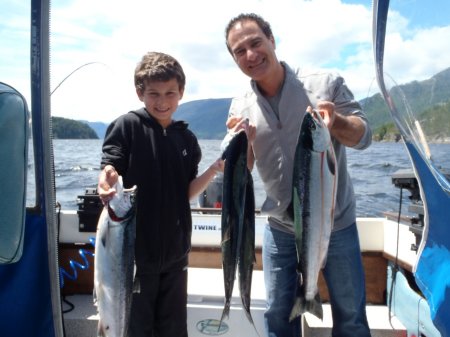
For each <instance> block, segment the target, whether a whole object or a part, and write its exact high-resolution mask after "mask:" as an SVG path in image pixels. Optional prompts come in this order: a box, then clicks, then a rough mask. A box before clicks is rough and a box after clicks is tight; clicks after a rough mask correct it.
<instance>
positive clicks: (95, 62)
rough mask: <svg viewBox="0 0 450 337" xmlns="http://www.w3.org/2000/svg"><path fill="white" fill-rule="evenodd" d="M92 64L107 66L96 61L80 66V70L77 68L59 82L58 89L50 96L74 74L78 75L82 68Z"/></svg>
mask: <svg viewBox="0 0 450 337" xmlns="http://www.w3.org/2000/svg"><path fill="white" fill-rule="evenodd" d="M91 64H103V65H104V66H106V64H105V63H103V62H97V61H94V62H88V63H85V64H83V65H81V66H79V67H78V68H76V69H75V70H73V71H72V72H71V73H70V74H69V75H67V76H66V77H64V79H63V80H62V81H61V82H59V84H58V85H57V86H56V88H55V89H53V91H52V92H51V93H50V96H51V95H53V93H54V92H55V91H56V90H57V89H58V88H59V87H60V86H61V84H63V83H64V82H65V81H66V80H67V79H68V78H69V77H70V76H72V75H73V74H74V73H76V72H77V71H78V70H80V69H81V68H83V67H86V66H89V65H91Z"/></svg>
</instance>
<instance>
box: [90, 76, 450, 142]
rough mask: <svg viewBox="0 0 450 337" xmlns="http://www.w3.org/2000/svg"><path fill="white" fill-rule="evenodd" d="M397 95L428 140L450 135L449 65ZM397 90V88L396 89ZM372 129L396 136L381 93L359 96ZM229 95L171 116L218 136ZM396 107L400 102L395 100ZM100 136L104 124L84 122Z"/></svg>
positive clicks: (378, 135)
mask: <svg viewBox="0 0 450 337" xmlns="http://www.w3.org/2000/svg"><path fill="white" fill-rule="evenodd" d="M394 88H396V89H401V92H402V95H404V97H401V99H406V101H407V102H408V103H409V105H410V107H411V110H412V111H413V113H414V115H415V116H416V118H417V119H418V120H420V121H421V124H422V127H423V128H424V131H425V134H426V135H427V136H428V139H429V140H431V141H439V140H441V139H444V138H449V137H450V128H449V127H448V126H449V125H450V68H448V69H446V70H444V71H441V72H439V73H437V74H436V75H434V76H433V77H431V78H430V79H427V80H424V81H413V82H410V83H406V84H402V85H399V86H397V87H394ZM396 91H397V92H398V91H399V90H396ZM360 103H361V106H362V107H363V109H364V111H365V114H366V116H367V118H368V120H369V123H370V126H371V127H372V129H373V133H374V140H398V138H399V134H398V130H397V129H396V127H395V125H394V123H393V122H392V117H391V114H390V112H389V110H388V107H387V105H386V103H385V102H384V99H383V98H382V96H381V94H375V95H373V96H371V97H367V98H365V99H362V100H360ZM230 104H231V98H219V99H204V100H196V101H191V102H187V103H183V104H180V106H179V107H178V110H177V111H176V112H175V114H174V116H173V117H174V119H176V120H184V121H186V122H187V123H188V124H189V128H190V129H191V130H192V131H193V132H194V133H195V134H196V135H197V137H198V138H199V139H222V138H223V137H224V136H225V133H226V128H225V122H226V120H227V117H228V110H229V108H230ZM397 104H398V105H399V107H400V105H402V102H398V103H397ZM84 123H86V124H88V126H89V127H90V128H91V129H93V130H95V133H96V135H97V136H98V138H100V139H102V138H104V135H105V131H106V128H107V127H108V124H105V123H101V122H84Z"/></svg>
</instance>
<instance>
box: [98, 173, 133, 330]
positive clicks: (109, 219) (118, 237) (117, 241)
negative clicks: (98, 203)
mask: <svg viewBox="0 0 450 337" xmlns="http://www.w3.org/2000/svg"><path fill="white" fill-rule="evenodd" d="M114 188H115V189H116V191H117V192H116V194H115V195H114V197H113V198H112V199H111V200H110V201H109V202H108V203H107V204H106V205H105V207H104V208H103V210H102V213H101V215H100V218H99V222H98V226H97V236H96V240H95V269H94V301H95V302H96V303H97V310H98V315H99V322H98V330H97V336H99V337H100V336H101V337H125V336H127V330H128V322H129V316H130V308H131V299H132V293H133V279H134V244H135V237H136V214H135V205H136V192H137V188H136V186H134V187H133V188H131V189H124V188H123V183H122V177H120V176H119V180H118V182H117V183H116V185H115V186H114Z"/></svg>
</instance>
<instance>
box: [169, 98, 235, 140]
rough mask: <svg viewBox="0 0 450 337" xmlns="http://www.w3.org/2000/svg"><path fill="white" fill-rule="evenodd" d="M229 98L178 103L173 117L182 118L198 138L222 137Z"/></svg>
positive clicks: (224, 131) (228, 107)
mask: <svg viewBox="0 0 450 337" xmlns="http://www.w3.org/2000/svg"><path fill="white" fill-rule="evenodd" d="M230 104H231V98H217V99H204V100H197V101H191V102H187V103H183V104H180V106H179V107H178V110H177V111H176V112H175V114H174V119H176V120H184V121H186V122H187V123H189V129H191V130H192V131H193V132H194V133H195V135H196V136H197V138H199V139H222V138H223V137H224V136H225V133H226V126H225V122H226V120H227V117H228V110H229V109H230Z"/></svg>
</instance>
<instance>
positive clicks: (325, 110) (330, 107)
mask: <svg viewBox="0 0 450 337" xmlns="http://www.w3.org/2000/svg"><path fill="white" fill-rule="evenodd" d="M317 110H318V111H319V113H320V115H321V116H322V118H323V121H324V123H325V125H326V126H327V127H328V130H330V131H331V129H332V128H333V125H334V121H335V120H336V113H335V111H334V103H332V102H329V101H319V102H318V103H317Z"/></svg>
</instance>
